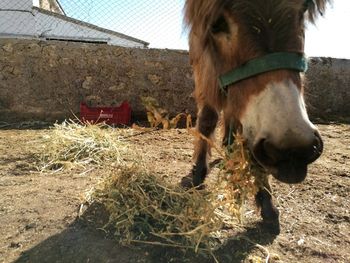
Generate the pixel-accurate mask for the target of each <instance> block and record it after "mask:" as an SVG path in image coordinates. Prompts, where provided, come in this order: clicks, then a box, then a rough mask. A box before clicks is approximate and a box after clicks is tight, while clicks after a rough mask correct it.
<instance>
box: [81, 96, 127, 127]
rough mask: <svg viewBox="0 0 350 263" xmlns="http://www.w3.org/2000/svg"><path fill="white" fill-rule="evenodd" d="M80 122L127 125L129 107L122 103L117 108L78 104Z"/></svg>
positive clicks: (125, 102)
mask: <svg viewBox="0 0 350 263" xmlns="http://www.w3.org/2000/svg"><path fill="white" fill-rule="evenodd" d="M80 120H81V121H82V122H89V123H99V122H105V123H107V124H117V125H118V124H119V125H121V124H122V125H128V124H130V120H131V107H130V105H129V103H128V102H127V101H124V102H123V103H122V104H121V105H120V106H117V107H89V106H88V105H86V103H84V102H81V103H80Z"/></svg>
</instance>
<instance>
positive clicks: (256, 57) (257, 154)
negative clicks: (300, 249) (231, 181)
mask: <svg viewBox="0 0 350 263" xmlns="http://www.w3.org/2000/svg"><path fill="white" fill-rule="evenodd" d="M327 2H328V1H327V0H311V1H310V0H306V1H305V0H187V1H186V4H185V9H184V10H185V22H186V24H187V25H188V27H189V28H190V33H189V50H190V63H191V65H192V68H193V74H194V81H195V91H194V97H195V99H196V103H197V107H198V119H197V124H196V129H197V131H198V132H200V133H201V134H203V135H204V136H206V137H210V136H212V134H213V132H214V130H215V128H216V125H217V122H218V119H219V114H220V113H221V112H222V113H223V121H224V125H225V135H224V142H226V143H227V141H228V138H229V137H230V136H231V133H232V132H237V131H239V132H240V133H241V134H242V135H243V138H244V139H245V141H246V143H247V146H248V148H249V151H250V152H251V153H252V156H253V157H254V159H255V160H256V161H257V162H258V163H259V164H260V165H261V166H263V167H265V168H266V169H267V170H268V171H269V172H270V173H271V174H272V175H273V176H274V177H275V178H276V179H278V180H279V181H281V182H284V183H288V184H295V183H300V182H302V181H303V180H304V179H305V177H306V174H307V165H308V164H310V163H312V162H313V161H315V160H316V159H317V158H318V157H319V156H320V155H321V153H322V151H323V142H322V139H321V136H320V134H319V132H318V130H317V128H316V127H315V126H314V125H313V124H312V123H311V122H310V120H309V118H308V114H307V111H306V108H305V103H304V99H303V77H302V74H301V73H302V72H304V71H306V68H307V61H306V59H305V57H304V55H303V54H304V30H305V23H306V22H307V21H310V22H312V23H313V22H314V21H315V19H316V17H317V15H318V14H322V12H323V11H324V10H325V8H326V5H327ZM230 127H231V128H230ZM209 148H210V146H209V145H208V142H207V141H206V140H204V139H197V141H196V143H195V153H194V158H195V165H194V166H193V169H192V185H193V186H194V187H197V186H199V185H201V184H202V183H203V182H204V179H205V177H206V175H207V173H208V164H207V162H208V160H207V159H208V153H209V152H210V149H209ZM266 181H267V180H266ZM270 193H271V188H270V186H269V185H268V183H266V185H265V186H264V187H263V188H261V189H259V191H258V193H257V195H256V197H255V199H256V203H257V206H258V207H259V208H260V213H261V216H262V219H263V222H264V223H267V224H268V225H270V226H271V225H273V226H274V229H275V230H277V231H278V233H279V212H278V210H277V209H276V207H275V206H274V204H273V202H272V197H271V194H270Z"/></svg>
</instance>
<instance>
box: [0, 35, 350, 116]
mask: <svg viewBox="0 0 350 263" xmlns="http://www.w3.org/2000/svg"><path fill="white" fill-rule="evenodd" d="M349 84H350V61H349V60H337V59H326V58H321V59H316V58H314V59H311V63H310V69H309V71H308V73H307V88H306V100H307V104H308V108H309V113H310V115H311V116H312V117H313V118H321V119H327V118H328V119H329V118H330V117H332V118H333V117H335V118H338V117H349V116H350V103H349V101H350V89H349ZM192 90H193V81H192V76H191V68H190V66H189V61H188V54H187V52H183V51H175V50H156V49H129V48H122V47H115V46H108V45H94V44H82V43H73V42H46V41H34V40H13V39H12V40H11V39H0V121H7V122H17V121H24V120H41V121H48V122H52V121H55V120H63V119H65V118H71V117H73V114H76V115H79V103H80V102H81V101H86V102H88V103H90V104H92V105H113V104H114V105H118V104H119V103H121V102H122V101H124V100H128V101H129V102H130V103H131V105H132V109H133V113H134V116H135V117H136V118H138V119H139V118H144V116H145V110H144V107H143V106H142V105H141V101H140V96H153V97H155V98H156V99H158V101H159V102H160V103H161V104H162V105H163V106H164V108H167V109H169V111H170V113H171V114H176V113H179V112H183V111H185V110H187V111H189V112H191V113H192V114H193V113H195V104H194V100H193V98H192V97H191V94H192Z"/></svg>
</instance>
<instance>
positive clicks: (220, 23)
mask: <svg viewBox="0 0 350 263" xmlns="http://www.w3.org/2000/svg"><path fill="white" fill-rule="evenodd" d="M211 32H212V33H214V34H217V33H228V32H229V26H228V24H227V22H226V20H225V18H224V17H223V16H220V17H219V18H218V19H217V20H216V21H215V23H214V24H213V25H212V27H211Z"/></svg>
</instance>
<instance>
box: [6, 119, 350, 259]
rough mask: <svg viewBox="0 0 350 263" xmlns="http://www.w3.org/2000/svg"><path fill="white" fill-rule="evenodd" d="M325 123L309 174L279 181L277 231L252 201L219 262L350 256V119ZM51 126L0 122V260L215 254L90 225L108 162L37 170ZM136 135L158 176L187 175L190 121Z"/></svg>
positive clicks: (276, 190)
mask: <svg viewBox="0 0 350 263" xmlns="http://www.w3.org/2000/svg"><path fill="white" fill-rule="evenodd" d="M319 128H320V130H321V134H322V136H323V139H324V142H325V150H324V154H323V156H322V157H321V158H320V159H319V160H318V161H316V162H315V163H314V164H312V165H311V166H310V167H309V175H308V177H307V179H306V180H305V181H304V182H303V183H302V184H299V185H286V184H282V183H279V182H276V181H272V184H273V189H274V196H275V202H276V204H277V206H278V208H279V211H280V220H281V233H280V235H278V236H274V235H271V234H269V233H268V232H267V231H265V230H264V229H263V227H262V226H261V225H260V224H259V222H260V218H259V216H258V215H257V213H255V208H254V206H253V204H251V203H249V204H247V208H246V214H247V216H246V217H247V219H246V227H245V231H243V232H240V233H237V235H236V236H233V237H232V239H230V240H228V241H227V243H225V244H223V245H222V247H221V248H220V249H219V250H218V251H216V252H215V255H216V257H217V258H218V260H219V261H220V262H259V261H258V260H259V258H266V256H267V252H268V253H270V256H271V257H270V261H269V262H306V263H313V262H322V263H323V262H328V263H331V262H337V263H339V262H344V263H345V262H350V202H349V196H350V125H347V124H329V125H319ZM45 132H47V131H46V130H0V262H120V263H127V262H147V263H148V262H201V263H204V262H213V258H212V257H205V256H202V255H196V254H194V253H191V252H183V251H178V250H176V249H168V248H161V247H154V246H149V245H148V246H136V247H132V246H128V247H126V246H121V245H119V244H117V243H116V241H115V240H113V239H111V238H109V237H108V236H106V234H105V233H104V232H103V231H101V230H99V229H96V227H95V228H94V227H91V225H95V226H96V225H98V224H102V223H103V222H102V221H103V220H104V218H105V214H104V211H100V210H99V209H98V208H90V209H88V210H87V211H85V217H84V218H85V219H84V220H83V219H79V218H78V217H77V216H78V211H79V207H80V204H81V203H82V201H83V197H84V193H86V192H87V191H90V190H91V189H92V188H93V187H94V186H95V185H96V184H97V183H98V182H99V181H101V180H102V179H103V171H101V170H96V169H92V170H90V171H87V172H85V173H81V172H80V171H70V172H60V173H56V174H52V173H39V172H37V171H36V167H35V163H36V160H37V156H38V154H39V153H40V147H38V143H37V139H38V137H39V136H41V135H42V134H44V133H45ZM132 140H133V142H134V143H136V144H137V145H139V151H140V153H142V154H143V155H144V156H145V158H144V159H145V160H146V161H147V162H149V165H150V166H153V167H154V169H155V170H156V172H157V173H158V174H159V175H160V176H164V177H167V178H171V180H173V181H174V182H180V180H181V178H182V177H183V176H185V175H186V174H188V172H189V171H190V169H191V165H192V160H191V156H192V140H193V139H192V137H191V135H189V134H188V133H187V131H186V130H171V131H156V132H151V133H147V134H143V135H139V136H135V137H133V138H132ZM212 173H214V174H215V168H214V169H213V171H212ZM86 218H87V220H86ZM91 218H94V219H91ZM99 218H100V219H101V222H98V221H99ZM89 219H91V220H95V221H96V222H92V223H93V224H91V222H88V221H89ZM255 243H256V244H259V245H261V246H262V247H259V246H256V245H255ZM261 262H262V261H261Z"/></svg>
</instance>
